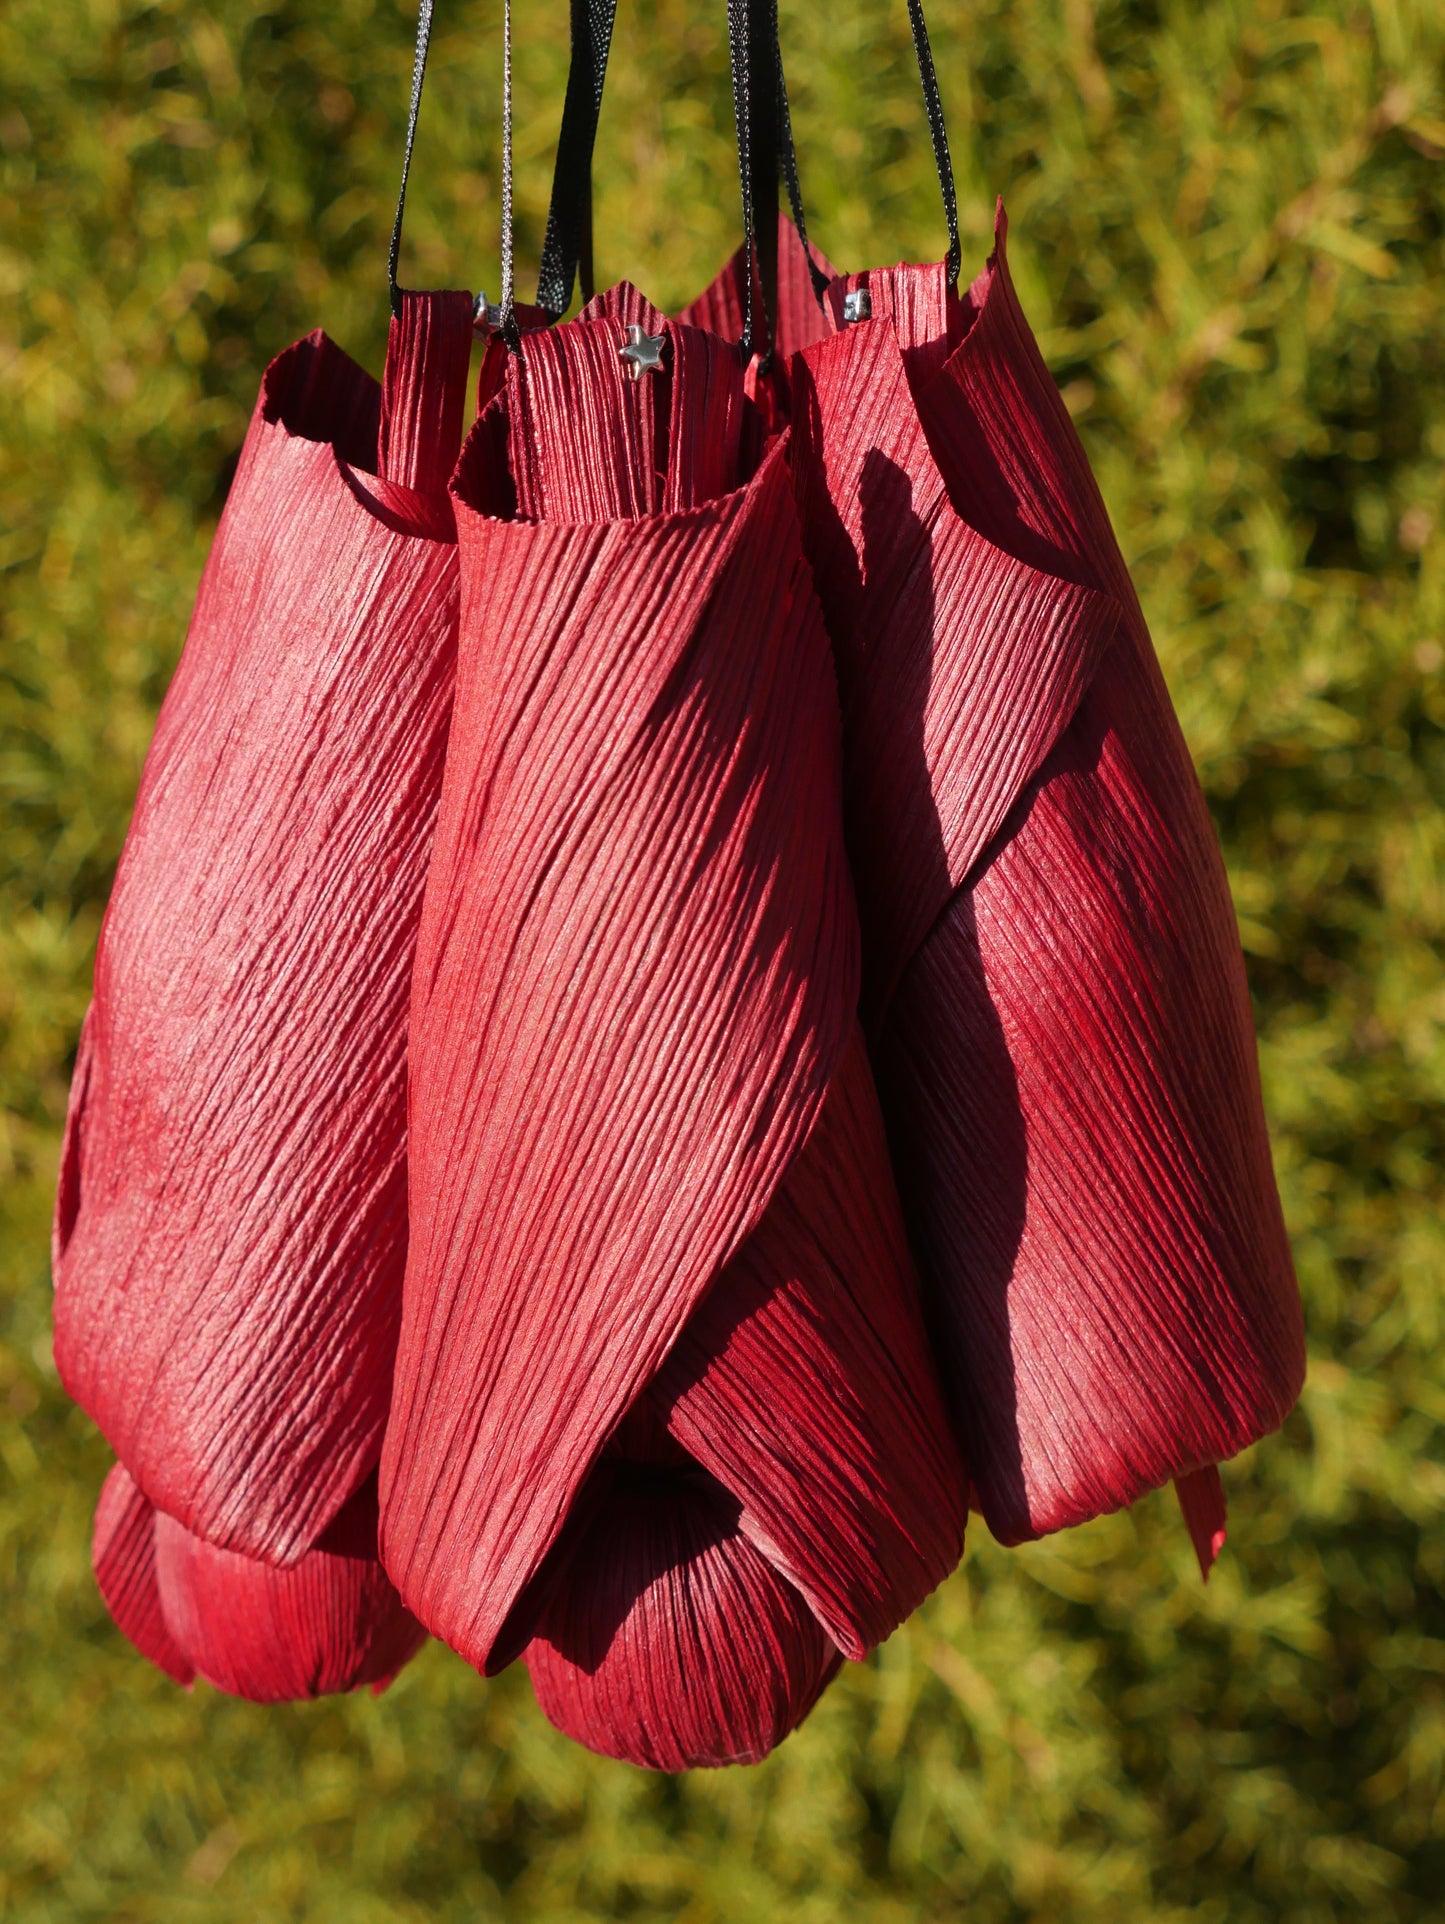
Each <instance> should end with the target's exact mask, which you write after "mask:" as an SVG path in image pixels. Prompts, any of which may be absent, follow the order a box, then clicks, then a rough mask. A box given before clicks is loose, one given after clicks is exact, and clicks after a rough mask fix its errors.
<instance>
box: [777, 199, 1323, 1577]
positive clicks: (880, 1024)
mask: <svg viewBox="0 0 1445 1924" xmlns="http://www.w3.org/2000/svg"><path fill="white" fill-rule="evenodd" d="M1004 242H1005V225H1004V220H1003V214H1002V209H1000V213H999V223H998V232H997V240H996V251H995V253H994V255H993V257H992V259H991V260H990V262H989V265H988V267H987V269H986V270H985V272H984V273H983V274H982V275H981V276H980V277H979V279H978V281H976V282H975V284H974V285H973V287H972V288H971V289H970V290H969V292H968V294H967V296H966V297H965V298H964V299H963V300H962V301H960V300H959V299H958V298H957V297H956V296H955V295H954V294H953V293H952V291H951V290H950V289H949V288H948V286H947V283H946V277H945V273H944V270H943V268H942V267H925V268H898V269H893V270H887V271H874V272H872V273H869V274H865V275H860V276H858V277H856V278H855V279H854V280H852V281H847V282H844V281H838V282H835V283H834V286H833V288H832V289H831V290H830V299H829V311H830V319H831V323H832V325H833V326H834V328H835V330H836V331H835V332H834V333H833V335H832V337H831V338H830V339H828V340H826V341H823V342H821V343H819V344H817V345H814V346H810V347H808V348H807V349H805V351H804V352H802V353H801V354H800V355H799V356H798V357H797V358H796V359H795V361H794V363H793V370H792V374H793V404H794V418H795V424H796V425H795V429H794V433H795V436H796V441H795V447H794V474H795V481H796V487H797V497H798V503H799V508H800V513H801V519H802V526H803V539H804V545H805V548H806V551H807V553H808V557H809V559H810V561H811V563H812V565H813V570H814V574H815V578H816V580H817V583H818V588H819V593H820V595H821V597H822V600H823V604H824V609H825V614H826V618H827V622H828V629H829V633H830V635H831V637H832V641H833V644H834V649H835V654H836V659H837V663H838V673H839V679H840V684H841V688H842V696H843V736H844V791H845V809H846V814H847V823H848V837H849V851H850V856H851V859H852V862H853V869H854V876H855V881H856V884H857V889H858V897H859V904H860V915H861V920H862V929H863V951H864V988H863V1011H864V1017H865V1022H866V1024H867V1028H868V1032H869V1036H870V1046H871V1050H872V1055H873V1062H874V1067H875V1072H876V1074H877V1076H878V1084H879V1092H880V1095H881V1098H882V1101H883V1106H884V1112H885V1115H886V1117H887V1121H888V1130H889V1139H890V1144H891V1147H892V1152H893V1161H894V1167H895V1170H896V1172H897V1176H898V1180H899V1185H900V1189H901V1191H902V1195H903V1201H904V1207H905V1213H906V1217H907V1221H908V1225H909V1230H910V1233H911V1236H912V1240H913V1247H914V1250H915V1252H916V1254H917V1256H918V1258H919V1262H920V1266H921V1269H922V1273H923V1281H924V1290H925V1305H926V1314H927V1316H928V1318H929V1321H930V1326H931V1330H932V1334H933V1337H934V1341H935V1345H936V1353H937V1356H938V1360H939V1364H940V1367H941V1371H942V1375H943V1380H944V1384H945V1388H946V1392H947V1394H948V1396H949V1399H950V1402H951V1406H952V1409H953V1413H954V1417H955V1420H956V1424H957V1428H958V1430H959V1433H960V1435H961V1436H962V1437H963V1439H964V1440H965V1445H966V1449H967V1454H968V1460H969V1467H970V1472H971V1474H972V1478H973V1483H974V1488H975V1491H976V1493H977V1501H978V1503H979V1505H980V1506H981V1508H982V1510H983V1513H984V1515H985V1516H986V1518H987V1520H988V1522H989V1525H990V1527H991V1529H992V1530H993V1531H994V1533H995V1534H996V1535H997V1536H998V1537H1000V1538H1002V1539H1003V1540H1004V1541H1005V1542H1017V1541H1019V1540H1021V1539H1023V1538H1028V1537H1033V1536H1038V1535H1040V1534H1042V1533H1043V1532H1046V1531H1050V1530H1057V1529H1061V1528H1063V1527H1064V1526H1066V1525H1069V1524H1074V1523H1079V1522H1082V1521H1084V1520H1085V1519H1086V1518H1088V1517H1092V1516H1095V1515H1098V1514H1099V1513H1101V1512H1103V1511H1108V1510H1113V1509H1117V1508H1118V1507H1120V1506H1121V1505H1123V1504H1126V1503H1128V1502H1130V1501H1131V1500H1132V1499H1134V1498H1135V1497H1137V1496H1138V1495H1140V1494H1141V1493H1142V1492H1144V1491H1146V1490H1149V1489H1151V1488H1154V1487H1157V1486H1158V1485H1160V1484H1162V1483H1164V1482H1166V1481H1168V1480H1169V1479H1170V1478H1171V1477H1172V1478H1176V1479H1179V1484H1180V1500H1181V1504H1182V1506H1183V1509H1184V1513H1185V1517H1186V1520H1187V1521H1188V1523H1189V1527H1190V1530H1191V1534H1192V1535H1193V1537H1194V1541H1195V1546H1196V1548H1197V1550H1198V1551H1199V1555H1200V1560H1201V1565H1202V1567H1204V1568H1205V1569H1206V1570H1207V1567H1208V1563H1209V1561H1210V1560H1211V1559H1212V1557H1213V1555H1214V1554H1215V1553H1216V1552H1217V1550H1218V1548H1219V1546H1220V1544H1221V1543H1222V1541H1223V1536H1224V1503H1223V1493H1222V1490H1221V1488H1220V1485H1219V1478H1218V1473H1217V1470H1216V1469H1215V1468H1214V1466H1215V1465H1216V1464H1217V1463H1218V1462H1220V1461H1221V1460H1223V1459H1224V1458H1226V1457H1229V1456H1232V1455H1234V1454H1235V1453H1236V1452H1237V1451H1239V1450H1241V1449H1243V1448H1244V1447H1245V1446H1246V1445H1247V1444H1249V1443H1251V1442H1253V1441H1255V1440H1256V1439H1257V1438H1258V1437H1260V1436H1262V1435H1264V1434H1265V1433H1266V1432H1267V1431H1269V1430H1272V1429H1273V1428H1275V1427H1276V1426H1277V1425H1278V1424H1279V1423H1280V1422H1281V1420H1282V1419H1283V1417H1284V1415H1285V1413H1286V1412H1287V1411H1288V1409H1289V1408H1290V1406H1291V1404H1292V1403H1293V1401H1294V1399H1295V1397H1296V1395H1297V1394H1298V1391H1299V1388H1300V1384H1301V1381H1302V1376H1303V1368H1304V1348H1303V1332H1302V1326H1301V1315H1300V1304H1299V1297H1298V1293H1297V1290H1296V1286H1295V1281H1294V1274H1293V1269H1292V1266H1291V1261H1290V1254H1289V1247H1288V1243H1287V1241H1286V1237H1285V1231H1284V1224H1283V1220H1282V1217H1281V1212H1280V1206H1279V1199H1278V1195H1277V1192H1276V1188H1275V1183H1274V1177H1273V1173H1272V1170H1271V1164H1270V1156H1269V1146H1268V1142H1267V1139H1266V1134H1265V1126H1264V1118H1263V1113H1262V1106H1261V1101H1260V1090H1259V1077H1258V1068H1257V1062H1256V1054H1255V1043H1254V1034H1253V1027H1252V1022H1251V1016H1250V1007H1249V998H1248V993H1247V990H1246V985H1245V977H1244V968H1243V958H1242V955H1241V952H1240V946H1239V941H1238V936H1237V933H1236V929H1235V922H1234V915H1233V911H1232V908H1231V904H1230V898H1229V892H1228V888H1227V885H1226V882H1225V877H1224V870H1223V865H1222V863H1221V860H1220V856H1219V851H1218V847H1217V845H1216V843H1215V839H1214V835H1213V832H1212V829H1211V826H1210V822H1209V818H1208V814H1207V812H1206V809H1205V805H1204V800H1203V796H1202V794H1201V792H1200V788H1199V784H1198V781H1197V779H1196V777H1195V775H1194V771H1193V768H1192V766H1191V764H1190V761H1189V756H1188V753H1187V750H1186V748H1185V744H1184V741H1183V738H1182V736H1181V734H1180V731H1179V727H1178V724H1177V721H1176V720H1175V717H1174V714H1173V711H1172V708H1171V705H1170V702H1169V699H1168V695H1167V693H1166V690H1165V687H1164V682H1163V679H1162V676H1161V674H1160V671H1159V667H1158V663H1157V661H1156V659H1155V656H1154V651H1153V648H1152V645H1151V643H1150V640H1149V637H1148V634H1147V632H1146V630H1145V626H1144V622H1143V618H1142V615H1141V613H1140V609H1139V604H1138V601H1137V599H1136V597H1135V595H1134V592H1133V589H1132V587H1131V585H1130V582H1129V577H1128V572H1127V569H1126V568H1125V565H1124V562H1123V559H1122V557H1121V555H1120V553H1119V549H1118V546H1117V543H1116V542H1115V540H1114V537H1113V534H1112V531H1111V529H1110V526H1109V522H1108V518H1107V515H1106V513H1105V510H1104V507H1103V503H1102V500H1101V499H1100V496H1099V492H1098V489H1097V486H1096V485H1095V482H1094V480H1093V477H1092V475H1091V473H1090V470H1089V467H1088V463H1087V460H1086V458H1085V456H1084V452H1083V449H1082V447H1081V446H1080V443H1079V440H1078V437H1077V435H1076V434H1075V432H1074V429H1073V427H1072V425H1071V423H1070V421H1069V418H1068V415H1067V412H1066V410H1065V409H1064V407H1063V404H1062V402H1061V401H1060V399H1059V395H1058V392H1057V390H1056V388H1055V386H1054V383H1053V381H1052V380H1051V379H1050V377H1049V374H1048V371H1047V369H1046V368H1045V366H1044V363H1043V361H1042V359H1041V357H1040V355H1039V351H1038V348H1037V346H1036V344H1035V342H1034V339H1033V336H1032V334H1031V333H1030V331H1029V328H1028V325H1027V323H1026V321H1025V320H1024V317H1023V314H1022V312H1021V310H1020V308H1019V304H1018V301H1017V298H1016V296H1015V294H1014V291H1013V287H1012V285H1011V283H1010V281H1009V276H1008V267H1007V262H1006V257H1005V248H1004ZM860 286H864V287H866V288H867V289H868V291H869V294H870V296H871V302H872V319H871V320H866V321H862V322H859V323H856V324H854V325H851V326H850V325H846V324H845V323H844V320H843V313H842V301H843V296H844V293H845V291H847V290H849V289H851V288H854V287H860Z"/></svg>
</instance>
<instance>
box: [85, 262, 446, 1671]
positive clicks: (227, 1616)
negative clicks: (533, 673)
mask: <svg viewBox="0 0 1445 1924" xmlns="http://www.w3.org/2000/svg"><path fill="white" fill-rule="evenodd" d="M470 347H471V302H470V298H469V296H467V295H465V294H441V295H406V296H404V297H403V299H402V306H401V313H400V316H399V317H398V319H397V320H396V321H395V322H394V323H393V327H392V336H391V342H390V346H389V350H388V359H387V369H386V377H385V382H384V385H383V386H382V387H378V385H377V383H376V382H375V381H374V380H372V379H371V378H370V377H369V376H368V375H366V374H365V373H364V372H363V371H362V370H361V369H360V368H359V367H357V366H356V365H355V363H353V362H352V361H350V360H349V359H348V358H347V357H346V356H345V355H344V354H342V353H341V351H340V350H339V349H338V348H336V347H335V346H333V345H332V343H331V342H330V341H328V340H327V339H326V337H325V336H324V335H322V334H319V333H318V334H314V335H312V336H310V337H309V338H308V339H307V340H304V341H300V342H298V343H296V345H295V346H293V347H291V348H289V349H287V350H286V352H285V353H283V354H282V355H281V356H280V357H279V358H278V359H277V360H276V361H275V362H273V363H272V365H271V367H270V368H269V369H268V370H267V373H266V376H265V379H264V382H263V385H262V390H261V395H260V398H259V400H258V402H257V406H256V410H255V414H254V416H253V418H252V421H251V426H250V430H249V432H248V435H247V438H246V443H245V446H244V448H243V450H242V454H241V459H240V464H239V467H238V470H237V474H236V478H235V481H234V483H233V485H232V489H231V493H230V496H229V499H228V501H227V504H226V509H225V512H224V514H223V516H222V519H221V524H220V527H219V529H218V531H217V535H216V540H215V543H214V546H213V548H212V551H211V555H210V559H209V561H208V564H207V567H206V570H205V574H204V577H203V579H202V582H201V587H200V591H199V594H198V597H197V603H196V610H195V615H194V618H193V620H192V624H191V629H190V632H189V635H188V637H187V641H186V646H185V651H184V653H183V655H182V658H181V662H180V664H179V666H178V668H177V670H176V674H175V677H174V679H173V681H172V684H171V687H170V690H169V692H168V694H167V697H166V701H165V704H164V707H163V709H162V713H161V718H160V721H159V724H158V727H157V730H156V736H155V740H154V743H153V745H152V748H151V751H150V754H149V756H148V758H147V762H146V767H145V772H144V775H143V778H142V783H141V789H140V794H139V798H138V800H137V804H136V812H135V817H134V820H133V822H132V825H131V830H130V834H129V837H128V839H127V842H126V847H125V851H124V854H123V856H122V859H121V863H120V868H119V871H118V874H117V877H116V884H115V889H114V892H113V895H112V897H111V902H110V906H109V909H108V911H107V915H106V919H105V924H104V928H103V930H102V934H101V941H100V947H99V952H98V956H97V962H96V985H95V999H94V1002H93V1004H92V1007H91V1009H90V1012H89V1014H88V1016H87V1018H86V1023H85V1029H84V1034H83V1039H82V1044H81V1050H80V1057H79V1061H78V1064H77V1072H76V1077H75V1082H74V1087H73V1090H72V1098H71V1107H70V1114H69V1117H68V1121H67V1129H66V1139H65V1145H64V1150H63V1159H62V1172H61V1182H60V1193H59V1197H58V1201H57V1211H56V1224H55V1249H54V1267H55V1277H56V1357H57V1362H58V1365H59V1368H60V1372H61V1376H62V1379H63V1380H64V1382H65V1384H66V1387H67V1388H68V1389H69V1391H70V1393H71V1394H72V1395H73V1396H74V1397H75V1398H76V1400H77V1401H78V1402H79V1403H80V1404H81V1405H82V1406H83V1407H84V1408H85V1409H86V1410H87V1411H89V1413H90V1414H91V1415H92V1416H93V1417H94V1418H95V1420H96V1422H97V1423H98V1424H99V1425H100V1427H101V1429H102V1430H103V1431H104V1433H105V1435H106V1437H107V1438H108V1440H109V1441H110V1443H111V1444H112V1445H113V1447H114V1448H115V1450H116V1452H117V1454H118V1456H119V1457H120V1459H121V1464H122V1465H123V1466H124V1467H123V1468H122V1467H119V1466H118V1467H117V1469H116V1470H115V1472H114V1473H113V1475H112V1478H111V1482H110V1484H109V1485H108V1486H107V1491H108V1495H107V1498H106V1499H105V1500H104V1501H103V1503H102V1507H101V1512H100V1514H99V1515H98V1518H97V1537H96V1560H97V1569H98V1571H99V1572H100V1575H101V1584H102V1589H103V1590H104V1591H105V1594H106V1596H107V1599H108V1600H109V1601H110V1602H111V1604H112V1607H113V1609H114V1610H115V1613H116V1615H117V1619H118V1621H119V1622H120V1624H121V1627H122V1628H123V1629H125V1630H126V1632H127V1634H128V1635H130V1636H131V1637H132V1639H133V1640H134V1641H135V1642H137V1644H138V1645H139V1647H141V1648H142V1649H143V1650H145V1651H146V1653H147V1654H148V1655H152V1656H155V1657H156V1660H157V1661H159V1662H161V1663H162V1666H163V1667H164V1668H168V1669H170V1670H171V1672H172V1674H176V1675H179V1674H180V1673H181V1671H182V1670H187V1671H188V1670H189V1669H192V1668H193V1669H195V1670H196V1671H198V1672H200V1673H201V1674H203V1675H206V1676H208V1677H210V1678H211V1679H212V1681H214V1682H216V1683H218V1684H220V1685H221V1687H222V1688H225V1689H229V1690H236V1691H239V1692H240V1693H241V1694H243V1695H248V1696H255V1697H259V1698H263V1699H269V1698H274V1697H284V1696H291V1695H309V1694H313V1693H315V1692H316V1691H319V1690H335V1689H343V1688H350V1687H351V1686H353V1685H355V1684H357V1683H359V1682H365V1681H373V1680H375V1679H377V1678H378V1677H380V1676H381V1675H383V1674H390V1670H391V1669H394V1668H395V1667H396V1665H397V1664H398V1663H400V1662H402V1661H404V1660H405V1657H406V1656H408V1655H410V1654H411V1651H412V1650H413V1649H415V1648H416V1646H417V1643H418V1641H419V1640H420V1637H421V1635H422V1633H421V1632H420V1631H419V1629H418V1627H417V1626H416V1625H415V1623H414V1621H413V1619H412V1618H411V1617H410V1616H409V1615H408V1613H407V1612H406V1611H405V1610H404V1608H403V1607H402V1605H401V1604H400V1602H399V1600H398V1598H397V1596H396V1593H395V1591H394V1590H393V1589H392V1586H391V1584H390V1583H389V1581H388V1580H387V1578H386V1576H385V1574H384V1572H383V1571H382V1569H381V1566H380V1564H379V1562H378V1561H377V1559H376V1541H375V1537H376V1528H375V1507H376V1506H375V1494H374V1476H373V1475H372V1473H373V1472H374V1469H375V1465H376V1461H377V1457H378V1455H379V1452H380V1448H381V1433H382V1429H383V1426H384V1424H385V1421H386V1414H387V1407H388V1401H389V1395H390V1381H391V1369H392V1362H393V1357H394V1353H395V1347H396V1332H397V1326H398V1321H399V1316H400V1299H401V1280H402V1274H403V1269H404V1264H405V1255H406V1187H405V1185H406V1171H405V1120H406V1118H405V1039H406V1012H407V999H408V995H409V990H410V979H411V962H412V953H413V949H414V946H415V941H416V931H417V925H418V920H419V916H420V909H421V892H422V885H423V882H424V879H425V873H426V864H427V859H428V855H429V852H430V845H431V838H432V833H433V828H434V824H435V817H436V808H437V801H438V797H439V794H440V788H441V775H442V760H443V753H444V748H445V739H446V729H447V723H448V718H449V713H450V707H451V698H452V687H453V682H454V678H455V655H456V613H457V559H456V537H455V525H454V522H453V518H452V514H451V508H450V505H449V501H448V497H447V494H446V480H447V476H448V474H449V473H450V470H451V468H452V465H453V463H454V460H455V456H456V451H457V449H458V446H459V444H460V438H461V426H462V409H463V405H464V396H465V387H466V376H467V366H468V358H469V354H470ZM369 1478H370V1479H371V1486H370V1494H366V1492H367V1490H368V1487H369V1485H368V1479H369ZM118 1493H119V1494H118ZM358 1506H359V1507H358ZM152 1509H153V1510H154V1518H153V1522H145V1521H144V1520H143V1518H142V1513H144V1516H145V1517H149V1516H150V1512H151V1511H152ZM122 1513H123V1514H124V1516H127V1517H130V1518H131V1522H130V1523H126V1524H124V1525H123V1526H122V1524H120V1523H117V1521H116V1518H117V1516H119V1515H121V1514H122ZM126 1546H129V1547H126ZM137 1546H140V1547H137ZM142 1552H143V1553H142ZM127 1559H129V1561H128V1562H127ZM124 1570H129V1571H130V1573H131V1575H130V1576H125V1577H122V1576H120V1575H117V1574H116V1572H117V1571H124ZM142 1571H144V1572H145V1573H146V1574H144V1575H142V1574H140V1573H141V1572H142ZM132 1578H133V1579H134V1580H133V1581H132ZM158 1613H159V1614H158ZM157 1625H160V1626H161V1627H160V1628H159V1629H158V1628H157ZM162 1632H163V1633H164V1634H162ZM167 1640H169V1641H167ZM175 1650H180V1651H182V1652H184V1661H183V1662H182V1660H181V1659H179V1658H177V1657H176V1656H175V1654H174V1652H175ZM378 1664H380V1665H381V1668H380V1669H378V1667H377V1666H378Z"/></svg>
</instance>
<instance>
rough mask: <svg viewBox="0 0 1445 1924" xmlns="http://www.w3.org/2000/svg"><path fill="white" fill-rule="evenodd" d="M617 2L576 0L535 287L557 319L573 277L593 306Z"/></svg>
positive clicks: (540, 300)
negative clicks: (600, 150) (596, 215)
mask: <svg viewBox="0 0 1445 1924" xmlns="http://www.w3.org/2000/svg"><path fill="white" fill-rule="evenodd" d="M616 18H617V0H572V4H571V20H572V57H571V64H570V65H569V66H568V69H567V96H566V100H565V102H564V105H563V108H562V129H561V132H560V133H559V134H558V136H557V162H556V166H555V168H554V169H553V173H552V202H551V206H550V207H549V208H548V210H547V232H546V235H545V237H544V238H543V241H542V271H541V274H540V276H539V278H538V282H537V305H538V307H540V308H542V309H543V310H544V311H545V312H546V313H548V314H550V315H551V316H552V318H553V319H554V320H557V319H560V317H561V316H562V315H563V314H565V313H566V312H567V309H568V308H569V307H570V306H571V305H572V282H573V278H574V276H576V277H578V278H580V280H581V283H582V298H583V300H584V301H590V300H591V298H592V296H593V293H594V292H595V289H594V287H593V281H592V154H593V149H594V147H595V146H596V143H597V122H598V119H599V117H600V115H601V112H602V90H603V87H604V86H605V84H606V81H607V56H608V53H609V52H610V50H611V47H612V28H613V23H614V22H615V20H616Z"/></svg>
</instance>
